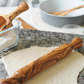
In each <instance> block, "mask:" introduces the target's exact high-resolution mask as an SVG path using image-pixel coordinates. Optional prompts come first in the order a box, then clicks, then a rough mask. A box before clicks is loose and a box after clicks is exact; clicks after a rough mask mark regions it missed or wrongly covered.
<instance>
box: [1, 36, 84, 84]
mask: <svg viewBox="0 0 84 84" xmlns="http://www.w3.org/2000/svg"><path fill="white" fill-rule="evenodd" d="M82 44H83V42H82V40H81V39H80V38H79V37H77V38H75V39H73V40H72V42H71V43H70V44H63V45H61V46H60V47H58V48H56V49H54V50H53V51H51V52H49V53H47V54H45V55H44V56H42V57H40V58H39V59H37V60H35V61H33V62H32V63H30V64H28V65H27V66H25V67H23V68H21V69H20V70H18V71H16V72H15V73H14V75H13V76H12V77H10V78H8V79H2V80H0V84H21V83H24V82H25V81H27V80H28V79H30V78H32V77H33V76H35V75H37V74H38V73H40V72H42V71H43V70H45V69H46V68H48V67H50V66H51V65H53V64H55V63H56V62H58V61H60V60H61V59H63V58H64V57H66V56H67V55H68V54H70V53H71V52H72V50H73V49H76V48H79V47H81V46H82Z"/></svg>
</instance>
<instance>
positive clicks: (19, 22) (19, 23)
mask: <svg viewBox="0 0 84 84" xmlns="http://www.w3.org/2000/svg"><path fill="white" fill-rule="evenodd" d="M14 20H16V21H18V24H17V25H15V26H13V27H10V28H8V29H6V30H4V31H1V32H0V34H2V33H5V32H7V31H9V30H11V29H14V28H16V27H19V26H20V25H21V21H20V20H18V19H14Z"/></svg>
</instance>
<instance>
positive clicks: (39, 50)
mask: <svg viewBox="0 0 84 84" xmlns="http://www.w3.org/2000/svg"><path fill="white" fill-rule="evenodd" d="M55 48H56V47H37V46H34V47H30V48H27V49H23V50H18V51H16V52H13V53H11V54H9V55H7V56H5V57H3V58H2V61H3V62H4V64H5V68H6V70H7V72H8V74H9V76H12V75H13V73H14V72H15V71H17V70H18V69H20V68H22V67H23V66H25V65H27V64H29V63H30V62H32V61H34V60H35V59H37V58H39V57H41V56H42V55H44V54H46V53H48V52H50V51H51V50H53V49H55ZM83 68H84V56H83V55H82V54H81V53H79V52H76V51H73V52H72V53H71V54H70V55H68V56H67V57H65V58H64V59H62V60H61V61H59V62H58V63H56V64H54V65H52V66H51V67H49V68H48V69H46V70H44V71H43V72H41V73H39V74H38V75H36V76H34V77H33V78H31V79H30V80H28V81H27V82H25V83H24V84H77V77H78V75H79V72H80V71H81V70H82V69H83Z"/></svg>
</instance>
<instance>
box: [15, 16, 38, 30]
mask: <svg viewBox="0 0 84 84" xmlns="http://www.w3.org/2000/svg"><path fill="white" fill-rule="evenodd" d="M17 19H18V20H20V21H21V22H22V24H21V26H22V27H23V29H31V30H37V29H35V28H34V27H32V26H31V25H29V24H28V23H26V22H25V21H24V20H23V19H22V18H20V17H18V18H17Z"/></svg>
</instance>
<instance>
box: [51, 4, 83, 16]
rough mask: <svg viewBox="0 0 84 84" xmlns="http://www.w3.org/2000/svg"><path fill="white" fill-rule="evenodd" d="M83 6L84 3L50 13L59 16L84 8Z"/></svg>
mask: <svg viewBox="0 0 84 84" xmlns="http://www.w3.org/2000/svg"><path fill="white" fill-rule="evenodd" d="M82 7H84V5H81V6H78V7H75V8H72V9H69V10H64V11H60V12H54V13H50V14H53V15H58V16H65V15H67V14H69V13H71V12H73V11H75V10H76V9H79V8H82Z"/></svg>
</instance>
